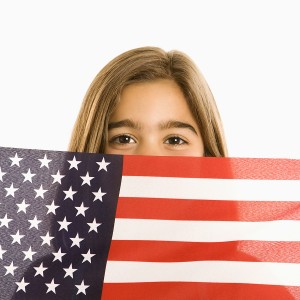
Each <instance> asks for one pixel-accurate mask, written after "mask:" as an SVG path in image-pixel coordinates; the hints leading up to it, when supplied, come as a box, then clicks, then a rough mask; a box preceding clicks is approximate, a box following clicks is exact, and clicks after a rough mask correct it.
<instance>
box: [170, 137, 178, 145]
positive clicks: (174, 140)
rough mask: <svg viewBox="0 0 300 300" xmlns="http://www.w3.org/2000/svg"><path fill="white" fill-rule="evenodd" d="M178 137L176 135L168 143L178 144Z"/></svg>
mask: <svg viewBox="0 0 300 300" xmlns="http://www.w3.org/2000/svg"><path fill="white" fill-rule="evenodd" d="M179 143H180V139H179V138H178V137H173V138H171V141H170V144H179Z"/></svg>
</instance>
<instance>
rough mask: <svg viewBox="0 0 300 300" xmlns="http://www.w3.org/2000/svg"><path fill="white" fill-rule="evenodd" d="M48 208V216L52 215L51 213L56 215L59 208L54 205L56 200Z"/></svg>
mask: <svg viewBox="0 0 300 300" xmlns="http://www.w3.org/2000/svg"><path fill="white" fill-rule="evenodd" d="M46 207H47V208H48V212H47V215H48V214H50V213H53V214H54V215H55V214H56V213H55V210H56V209H57V208H58V207H59V206H58V205H55V204H54V200H53V201H52V203H51V204H50V205H46Z"/></svg>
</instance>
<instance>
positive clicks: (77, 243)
mask: <svg viewBox="0 0 300 300" xmlns="http://www.w3.org/2000/svg"><path fill="white" fill-rule="evenodd" d="M70 240H72V242H73V243H72V245H71V247H73V246H77V247H78V248H80V242H81V241H82V240H83V239H81V238H80V237H79V235H78V233H77V234H76V236H75V237H74V238H70Z"/></svg>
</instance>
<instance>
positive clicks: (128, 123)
mask: <svg viewBox="0 0 300 300" xmlns="http://www.w3.org/2000/svg"><path fill="white" fill-rule="evenodd" d="M121 127H128V128H132V129H135V130H140V129H141V125H140V124H139V123H137V122H134V121H133V120H130V119H124V120H121V121H117V122H111V123H109V124H108V130H111V129H114V128H121ZM159 128H160V129H161V130H165V129H171V128H186V129H189V130H191V131H192V132H193V133H195V134H196V135H198V133H197V131H196V129H195V128H194V127H193V126H192V125H191V124H188V123H185V122H181V121H176V120H169V121H167V122H162V123H160V124H159Z"/></svg>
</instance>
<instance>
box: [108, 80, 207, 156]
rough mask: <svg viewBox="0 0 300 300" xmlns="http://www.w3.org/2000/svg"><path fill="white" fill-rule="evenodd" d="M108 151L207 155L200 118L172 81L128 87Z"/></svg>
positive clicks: (113, 121) (113, 118) (111, 125)
mask: <svg viewBox="0 0 300 300" xmlns="http://www.w3.org/2000/svg"><path fill="white" fill-rule="evenodd" d="M105 153H107V154H127V155H130V154H131V155H157V156H203V153H204V146H203V141H202V138H201V134H200V132H199V129H198V126H197V123H196V121H195V120H194V118H193V116H192V114H191V111H190V109H189V107H188V105H187V102H186V99H185V97H184V95H183V93H182V91H181V89H180V88H179V86H178V85H177V84H176V83H175V82H174V81H172V80H165V79H164V80H157V81H154V82H146V83H136V84H131V85H129V86H126V87H125V88H124V89H123V91H122V93H121V97H120V102H119V103H118V105H117V107H116V109H115V111H114V112H113V114H112V115H111V118H110V120H109V126H108V143H107V145H106V148H105Z"/></svg>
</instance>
